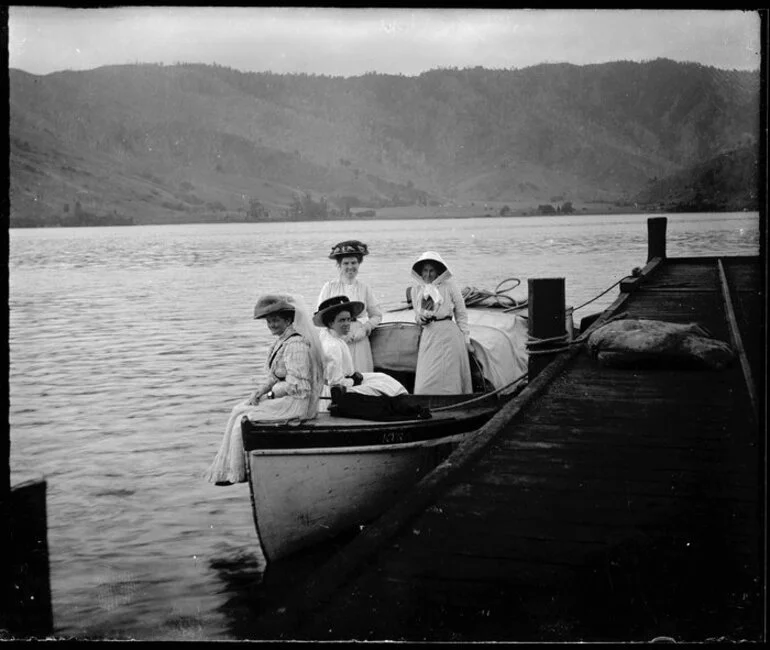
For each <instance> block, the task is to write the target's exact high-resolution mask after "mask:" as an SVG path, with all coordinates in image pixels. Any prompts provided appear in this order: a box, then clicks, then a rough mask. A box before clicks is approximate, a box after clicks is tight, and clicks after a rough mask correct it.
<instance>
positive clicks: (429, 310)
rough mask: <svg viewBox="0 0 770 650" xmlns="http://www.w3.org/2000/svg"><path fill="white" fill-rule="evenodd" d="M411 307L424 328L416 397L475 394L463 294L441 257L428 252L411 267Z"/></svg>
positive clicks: (416, 375) (415, 389) (417, 373)
mask: <svg viewBox="0 0 770 650" xmlns="http://www.w3.org/2000/svg"><path fill="white" fill-rule="evenodd" d="M412 277H413V278H414V279H415V280H416V281H417V284H416V285H415V286H413V287H412V292H411V296H412V307H413V309H414V314H415V322H416V323H417V324H418V325H419V326H420V327H421V328H422V331H421V333H420V347H419V350H418V352H417V369H416V372H415V380H414V394H415V395H442V394H462V393H472V392H473V383H472V379H471V365H470V361H469V359H468V352H469V351H470V350H472V349H473V348H472V346H471V335H470V329H469V328H468V313H467V312H466V310H465V301H464V300H463V294H462V291H460V289H459V287H458V286H457V284H456V283H455V281H454V279H453V278H452V273H451V272H450V271H449V269H448V268H447V265H446V264H445V263H444V260H442V259H441V256H440V255H439V254H438V253H436V252H434V251H426V252H425V253H423V254H422V255H421V256H420V257H419V259H418V260H417V261H416V262H415V263H414V264H413V265H412Z"/></svg>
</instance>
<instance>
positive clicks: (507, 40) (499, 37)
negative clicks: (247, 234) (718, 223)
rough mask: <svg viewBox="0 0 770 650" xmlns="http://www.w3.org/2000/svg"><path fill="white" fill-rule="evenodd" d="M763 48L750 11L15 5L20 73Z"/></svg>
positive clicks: (726, 56)
mask: <svg viewBox="0 0 770 650" xmlns="http://www.w3.org/2000/svg"><path fill="white" fill-rule="evenodd" d="M761 43H762V41H761V37H760V17H759V14H758V13H757V12H756V11H740V10H681V9H678V10H648V9H644V10H642V9H614V10H594V9H573V10H567V9H544V10H538V9H535V10H526V9H505V10H501V9H468V8H466V9H411V8H396V9H370V8H360V9H352V8H320V7H280V8H278V7H221V8H220V7H179V6H176V7H162V6H156V7H151V6H135V7H130V6H127V7H118V8H101V9H79V8H63V7H31V6H10V7H9V8H8V51H9V52H8V53H9V59H8V65H9V67H10V68H20V69H22V70H25V71H26V72H30V73H33V74H39V75H42V74H48V73H50V72H54V71H57V70H65V69H69V70H88V69H93V68H97V67H100V66H103V65H114V64H126V63H162V64H165V65H172V64H174V63H179V62H185V63H217V64H219V65H223V66H227V67H230V68H235V69H237V70H241V71H244V72H257V71H272V72H276V73H294V72H304V73H307V74H324V75H334V76H354V75H360V74H364V73H366V72H380V73H388V74H404V75H416V74H420V73H421V72H424V71H426V70H431V69H435V68H447V67H457V68H466V67H475V66H482V67H485V68H495V69H501V68H526V67H528V66H532V65H536V64H538V63H560V62H567V63H574V64H577V65H585V64H590V63H603V62H607V61H618V60H626V61H649V60H653V59H656V58H668V59H673V60H675V61H694V62H698V63H701V64H703V65H708V66H714V67H717V68H725V69H738V70H758V69H759V64H760V54H761Z"/></svg>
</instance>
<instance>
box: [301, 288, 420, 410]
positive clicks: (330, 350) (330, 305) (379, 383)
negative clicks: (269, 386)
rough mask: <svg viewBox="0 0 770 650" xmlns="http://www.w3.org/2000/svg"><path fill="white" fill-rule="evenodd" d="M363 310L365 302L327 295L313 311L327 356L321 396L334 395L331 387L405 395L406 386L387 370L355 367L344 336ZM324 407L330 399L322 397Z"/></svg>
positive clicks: (353, 391) (368, 393)
mask: <svg viewBox="0 0 770 650" xmlns="http://www.w3.org/2000/svg"><path fill="white" fill-rule="evenodd" d="M363 310H364V303H362V302H360V301H358V300H349V299H348V297H347V296H333V297H331V298H327V299H326V300H324V301H323V302H322V303H321V304H320V305H318V311H316V313H315V314H313V323H314V324H315V325H316V327H323V328H324V329H322V330H321V335H320V339H321V345H322V346H323V350H324V354H325V355H326V371H325V375H324V376H325V380H326V386H325V387H324V390H323V392H322V393H321V395H322V397H327V396H330V395H331V388H332V387H334V386H336V387H338V390H342V391H349V392H351V393H359V394H361V395H373V396H377V395H387V396H390V397H395V396H396V395H406V394H407V390H406V388H404V386H403V385H402V384H401V383H400V382H398V381H396V380H395V379H393V377H391V376H390V375H386V374H385V373H384V372H364V373H360V372H357V371H356V370H355V368H354V367H353V358H352V356H351V354H350V349H349V348H348V345H347V343H345V341H344V338H345V336H346V335H347V333H348V332H349V331H350V324H351V323H352V322H353V319H354V318H356V316H358V314H360V313H361V312H362V311H363ZM321 401H322V404H321V407H320V408H321V409H328V407H329V400H327V399H322V400H321Z"/></svg>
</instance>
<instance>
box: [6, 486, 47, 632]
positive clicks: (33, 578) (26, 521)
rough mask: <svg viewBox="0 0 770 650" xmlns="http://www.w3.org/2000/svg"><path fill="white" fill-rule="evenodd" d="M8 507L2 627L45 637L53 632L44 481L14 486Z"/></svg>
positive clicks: (11, 630)
mask: <svg viewBox="0 0 770 650" xmlns="http://www.w3.org/2000/svg"><path fill="white" fill-rule="evenodd" d="M10 509H11V512H10V517H9V521H8V522H7V523H6V526H4V528H8V529H9V530H8V531H7V533H8V538H10V539H9V541H10V546H9V547H6V548H7V551H6V555H5V556H4V558H3V559H4V561H5V563H6V571H7V574H6V575H5V576H3V577H4V578H5V580H7V582H6V583H5V584H4V585H3V586H4V588H5V589H6V592H5V594H4V596H5V597H6V598H7V601H6V602H5V603H4V607H3V609H4V613H3V618H5V620H4V621H3V624H4V626H5V627H4V629H6V630H7V631H8V632H10V633H11V634H12V635H13V636H14V637H15V638H25V637H26V638H29V637H37V638H44V637H46V636H48V635H50V634H52V633H53V610H52V606H51V578H50V567H49V563H48V521H47V514H46V482H45V481H29V482H28V483H23V484H22V485H18V486H16V487H14V488H13V489H12V490H11V503H10Z"/></svg>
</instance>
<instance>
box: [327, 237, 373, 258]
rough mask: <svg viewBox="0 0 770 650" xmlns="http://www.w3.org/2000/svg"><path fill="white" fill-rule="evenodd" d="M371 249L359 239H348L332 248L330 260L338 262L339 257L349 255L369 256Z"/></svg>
mask: <svg viewBox="0 0 770 650" xmlns="http://www.w3.org/2000/svg"><path fill="white" fill-rule="evenodd" d="M368 254H369V247H368V246H367V245H366V244H364V242H360V241H358V240H357V239H348V240H347V241H341V242H340V243H339V244H334V246H332V252H331V253H329V259H332V260H336V259H337V258H339V257H346V256H348V255H368Z"/></svg>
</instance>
